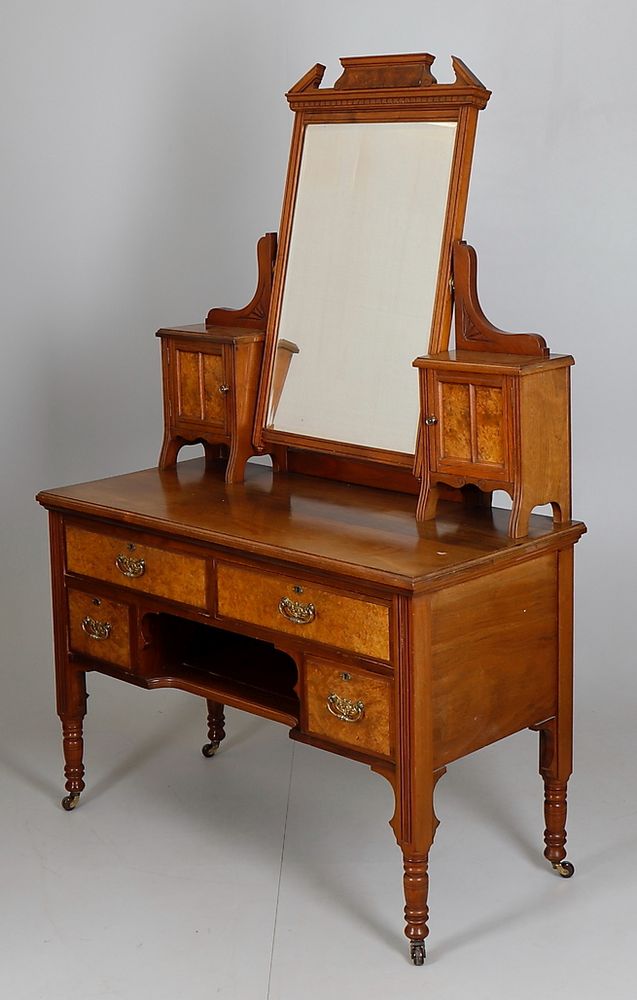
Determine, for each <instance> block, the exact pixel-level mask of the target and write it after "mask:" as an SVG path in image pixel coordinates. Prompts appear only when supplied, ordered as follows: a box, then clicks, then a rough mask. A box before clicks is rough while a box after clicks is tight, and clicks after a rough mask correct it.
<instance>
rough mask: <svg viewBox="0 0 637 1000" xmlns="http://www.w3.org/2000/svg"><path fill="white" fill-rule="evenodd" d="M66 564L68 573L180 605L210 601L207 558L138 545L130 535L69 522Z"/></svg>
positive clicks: (197, 604) (200, 603) (197, 605)
mask: <svg viewBox="0 0 637 1000" xmlns="http://www.w3.org/2000/svg"><path fill="white" fill-rule="evenodd" d="M66 567H67V570H68V572H69V573H79V574H80V575H81V576H90V577H94V578H95V579H97V580H106V581H107V582H108V583H115V584H118V586H120V587H130V588H131V589H132V590H140V591H143V592H144V593H146V594H154V595H155V596H156V597H164V598H166V599H167V600H169V601H178V602H179V603H180V604H190V605H192V606H193V607H196V608H205V607H206V604H207V601H206V560H205V559H203V558H199V557H198V556H193V555H186V554H184V553H181V552H173V551H170V550H168V549H159V548H155V547H154V546H151V545H142V544H138V543H137V542H135V541H131V539H130V538H126V537H118V536H117V535H104V534H102V533H101V532H97V531H90V530H87V529H86V528H80V527H77V526H76V525H67V528H66Z"/></svg>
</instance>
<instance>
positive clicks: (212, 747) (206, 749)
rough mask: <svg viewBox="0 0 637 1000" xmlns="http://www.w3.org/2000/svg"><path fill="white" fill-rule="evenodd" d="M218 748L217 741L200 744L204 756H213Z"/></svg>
mask: <svg viewBox="0 0 637 1000" xmlns="http://www.w3.org/2000/svg"><path fill="white" fill-rule="evenodd" d="M218 749H219V744H218V743H206V744H205V745H204V746H202V748H201V752H202V754H203V755H204V757H214V755H215V754H216V752H217V750H218Z"/></svg>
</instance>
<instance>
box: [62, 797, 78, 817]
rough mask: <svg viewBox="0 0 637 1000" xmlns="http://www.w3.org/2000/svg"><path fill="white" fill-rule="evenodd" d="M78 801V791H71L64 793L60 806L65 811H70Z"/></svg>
mask: <svg viewBox="0 0 637 1000" xmlns="http://www.w3.org/2000/svg"><path fill="white" fill-rule="evenodd" d="M79 801H80V793H79V792H72V793H71V794H70V795H66V796H65V797H64V798H63V799H62V808H63V809H64V811H65V812H67V813H68V812H71V811H72V810H73V809H75V807H76V805H77V804H78V802H79Z"/></svg>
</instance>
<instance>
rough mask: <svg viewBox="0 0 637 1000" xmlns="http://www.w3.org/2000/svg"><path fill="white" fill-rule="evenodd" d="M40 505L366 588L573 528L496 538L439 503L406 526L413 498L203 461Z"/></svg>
mask: <svg viewBox="0 0 637 1000" xmlns="http://www.w3.org/2000/svg"><path fill="white" fill-rule="evenodd" d="M37 499H38V501H39V502H40V503H41V504H42V505H43V506H44V507H47V508H49V509H53V510H59V511H64V512H67V513H73V514H77V515H80V516H84V517H93V518H99V519H101V520H106V521H109V522H115V523H119V524H121V525H127V526H131V527H137V528H141V529H145V530H149V531H159V532H161V533H163V534H166V535H169V536H171V537H173V538H178V539H180V540H181V539H183V540H193V541H200V542H204V543H208V544H212V545H217V546H221V547H223V548H225V549H230V550H233V551H234V552H235V553H236V554H250V555H256V556H261V557H266V558H268V559H271V560H272V559H276V560H278V561H282V562H289V563H291V564H294V565H295V566H299V565H302V566H306V567H308V568H313V569H318V570H322V571H327V572H331V573H339V574H341V575H343V576H347V577H353V578H357V579H362V580H365V581H367V582H370V583H379V584H383V585H385V586H393V587H398V588H400V589H409V590H411V589H423V588H428V587H432V588H434V587H436V586H440V585H444V583H445V582H449V581H448V580H447V579H446V578H448V577H453V578H454V579H455V578H457V577H458V576H463V575H464V573H465V572H467V571H468V572H474V571H475V570H476V569H479V568H480V567H483V569H484V572H488V571H489V568H490V567H492V566H493V568H499V567H500V566H502V565H504V564H507V563H511V562H516V561H518V560H520V559H524V558H528V557H529V555H531V554H533V552H535V551H540V550H544V549H550V548H560V547H564V546H565V545H569V544H571V543H572V542H574V541H577V539H578V538H579V536H580V535H581V534H582V533H583V532H584V531H585V530H586V529H585V526H584V525H583V524H582V523H581V522H577V521H571V522H568V523H567V524H565V525H553V522H552V520H551V519H550V518H548V517H541V516H536V515H534V516H532V517H531V523H530V531H529V535H528V536H527V537H526V538H523V539H518V540H515V539H511V538H509V537H508V535H507V523H508V515H509V512H508V511H506V510H499V509H497V508H473V509H471V508H467V507H465V506H463V505H462V504H459V503H441V504H440V512H439V514H438V516H437V517H436V519H435V520H433V521H426V522H420V523H419V522H417V521H416V519H415V516H414V513H415V504H416V498H415V497H413V496H407V495H404V494H401V493H394V492H390V491H388V490H378V489H371V488H369V487H364V486H350V485H348V484H346V483H340V482H335V481H331V480H326V479H320V478H315V477H312V476H300V475H295V474H281V473H273V472H272V470H271V469H270V468H268V467H266V466H261V465H257V464H254V463H248V465H247V467H246V480H245V483H241V484H235V485H226V484H225V482H224V478H223V469H222V468H221V467H220V468H212V469H210V468H209V469H206V467H205V463H204V460H203V459H192V460H190V461H186V462H180V463H178V465H177V467H176V468H175V469H170V470H167V471H160V470H158V469H156V468H153V469H146V470H144V471H142V472H133V473H129V474H127V475H123V476H114V477H112V478H110V479H101V480H96V481H94V482H90V483H81V484H79V485H77V486H68V487H63V488H60V489H55V490H47V491H44V492H42V493H39V494H38V497H37Z"/></svg>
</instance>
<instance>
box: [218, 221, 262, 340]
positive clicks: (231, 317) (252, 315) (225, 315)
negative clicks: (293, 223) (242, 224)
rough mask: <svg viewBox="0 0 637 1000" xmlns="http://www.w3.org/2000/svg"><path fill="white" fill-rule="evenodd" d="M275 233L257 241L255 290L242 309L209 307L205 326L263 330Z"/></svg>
mask: <svg viewBox="0 0 637 1000" xmlns="http://www.w3.org/2000/svg"><path fill="white" fill-rule="evenodd" d="M276 247H277V234H276V233H266V234H265V236H262V237H261V239H260V240H259V242H258V243H257V266H258V278H257V290H256V292H255V293H254V295H253V297H252V299H251V301H250V302H249V303H248V305H247V306H244V308H243V309H220V308H217V309H211V310H210V311H209V313H208V315H207V316H206V326H208V327H210V326H233V327H242V328H247V329H250V330H263V331H265V327H266V323H267V320H268V310H269V308H270V296H271V295H272V274H273V271H274V262H275V260H276Z"/></svg>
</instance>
